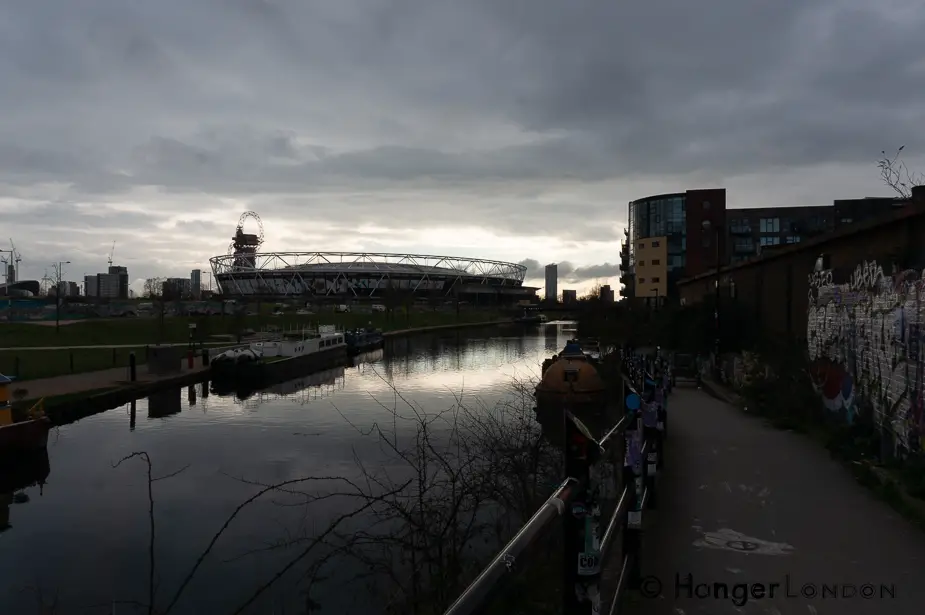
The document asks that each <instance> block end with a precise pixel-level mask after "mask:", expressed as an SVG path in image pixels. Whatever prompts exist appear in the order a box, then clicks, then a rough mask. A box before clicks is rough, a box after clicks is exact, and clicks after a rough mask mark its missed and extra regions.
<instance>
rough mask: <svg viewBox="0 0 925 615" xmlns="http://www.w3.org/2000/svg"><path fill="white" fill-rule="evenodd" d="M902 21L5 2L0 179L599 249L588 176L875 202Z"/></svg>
mask: <svg viewBox="0 0 925 615" xmlns="http://www.w3.org/2000/svg"><path fill="white" fill-rule="evenodd" d="M923 26H925V9H923V7H922V5H921V2H920V0H884V1H883V2H876V3H874V2H869V1H868V0H863V1H862V0H819V1H816V2H806V1H805V0H751V1H744V0H709V1H706V0H705V1H703V2H690V1H689V0H652V1H649V2H641V1H634V2H600V1H599V0H573V1H571V2H562V1H561V0H471V1H467V2H459V1H455V0H314V1H299V0H160V1H159V2H147V3H138V2H136V3H125V2H121V1H118V0H69V1H68V2H54V3H52V2H41V1H34V2H21V3H7V4H6V5H4V7H3V8H0V80H2V83H3V84H4V85H3V87H2V88H0V106H2V108H3V110H4V113H3V114H2V115H0V184H5V185H7V186H10V187H12V188H15V189H16V190H17V191H19V192H18V194H20V198H22V197H21V189H22V188H24V187H30V186H39V185H44V184H48V183H52V182H54V183H59V184H60V183H65V184H69V185H70V186H71V189H70V192H69V193H68V195H67V196H68V199H69V200H72V201H74V202H75V203H76V202H80V203H88V202H93V201H94V199H99V200H103V201H106V202H108V203H115V202H117V201H118V199H120V198H124V199H134V198H135V195H136V193H138V191H139V189H141V188H144V189H145V190H148V192H147V193H146V194H147V196H146V197H145V199H147V200H146V202H147V203H149V204H150V211H151V213H152V216H151V217H152V218H157V217H158V216H163V215H166V214H165V213H164V212H167V211H168V210H171V211H173V210H175V208H177V207H183V208H189V207H196V206H197V205H196V204H195V203H190V202H189V201H184V203H183V205H182V206H179V205H176V203H175V201H176V199H174V198H173V197H174V196H180V195H187V196H188V195H199V194H201V195H208V196H209V197H210V198H224V197H228V198H229V199H231V200H233V201H234V202H235V203H236V205H235V207H237V208H238V209H237V210H236V211H235V212H233V213H232V214H230V217H234V216H235V215H237V213H238V211H240V210H242V209H243V208H253V209H257V210H259V211H260V212H261V213H262V214H263V215H264V216H265V217H275V218H277V219H280V220H287V221H290V222H293V221H299V220H305V221H312V222H314V221H325V222H329V223H340V224H342V225H345V226H349V224H350V223H359V222H363V223H370V224H380V225H388V226H390V227H392V228H399V227H408V228H420V227H422V226H425V225H431V226H433V225H447V224H453V223H459V221H460V220H461V219H462V218H463V217H465V219H466V220H467V221H469V222H470V223H471V224H474V225H481V226H486V227H492V226H495V227H497V228H499V229H501V230H502V231H505V232H507V233H512V234H518V235H521V236H525V237H526V236H533V237H538V236H542V235H546V236H549V235H554V236H556V237H558V238H560V239H562V240H571V241H589V240H592V241H608V240H609V241H614V240H615V239H616V238H617V237H618V236H619V228H620V225H621V222H620V219H621V218H622V217H623V212H624V211H625V203H626V201H627V200H629V198H632V197H634V196H638V195H633V194H622V193H621V194H619V195H618V194H606V193H603V192H601V191H595V189H594V185H595V184H597V183H605V182H620V185H623V186H630V185H632V186H636V185H637V184H638V183H639V182H648V183H649V184H661V185H660V186H659V187H664V188H665V189H664V190H662V189H658V188H655V189H653V191H670V190H675V189H684V188H686V187H691V186H690V182H691V181H693V180H692V179H691V177H687V175H688V174H694V175H693V176H692V177H695V178H707V179H706V180H703V181H706V183H716V182H723V183H726V182H727V181H728V182H729V183H730V184H731V183H733V182H734V181H735V180H736V178H737V177H747V176H749V175H748V174H757V175H762V174H764V175H765V176H766V175H767V174H768V173H769V172H771V171H775V170H779V171H781V172H785V171H789V170H807V171H806V172H807V173H809V175H808V177H809V178H810V180H812V179H813V174H812V169H813V168H815V166H816V165H822V164H826V165H830V166H831V165H838V164H843V165H854V164H858V165H866V166H860V167H854V166H852V167H851V168H848V167H846V170H845V171H844V173H845V174H846V175H849V174H850V175H852V176H855V175H857V173H858V169H869V171H867V172H869V173H870V176H871V179H870V184H869V185H871V186H876V184H877V181H878V180H877V172H876V168H875V166H874V165H873V161H874V160H875V159H876V157H877V155H878V153H879V152H880V151H881V150H882V149H890V148H892V147H895V146H897V145H899V144H905V145H906V146H907V151H908V152H910V153H911V154H912V155H916V154H921V153H925V134H922V133H921V131H919V130H917V127H919V126H921V125H922V124H923V121H925V107H923V105H921V84H922V83H923V82H925V65H923V62H922V58H923V57H925V39H923V38H922V36H921V32H922V31H923ZM832 177H833V176H832V175H831V174H829V175H827V176H826V180H825V181H823V180H822V179H820V178H817V179H815V180H814V181H816V183H817V185H816V186H814V187H813V190H812V191H814V192H816V193H817V194H819V195H820V197H819V198H821V199H822V200H823V202H826V201H828V200H830V199H831V198H833V197H834V196H836V195H829V194H828V192H830V191H831V190H833V188H832V186H833V183H832V182H831V181H829V179H830V178H832ZM834 179H835V180H836V183H837V180H838V178H837V177H834ZM756 181H757V180H756ZM762 181H763V182H764V183H767V181H766V180H762ZM634 182H635V183H634ZM759 183H761V182H759ZM772 183H773V182H772ZM740 184H741V185H743V186H744V185H746V184H747V182H744V181H743V182H740ZM626 189H628V188H626ZM871 191H873V190H871ZM4 196H9V195H4V194H3V193H0V198H2V197H4ZM838 196H851V195H838ZM35 198H36V199H37V201H36V202H37V203H38V205H36V207H37V208H38V209H36V210H35V211H36V212H37V213H36V216H39V217H40V216H41V215H44V214H42V211H44V210H41V207H45V206H44V205H42V204H41V203H42V202H43V199H42V198H39V197H35ZM139 198H140V197H139ZM761 198H769V197H767V196H766V195H762V196H761ZM235 199H237V200H235ZM203 202H205V199H203ZM743 204H744V203H743ZM202 206H203V207H204V205H202ZM3 211H5V210H2V209H0V216H4V219H3V222H8V221H9V223H10V224H14V223H15V224H17V225H20V224H23V223H22V221H21V218H19V219H17V220H18V221H14V220H13V218H7V217H6V214H4V213H2V212H3ZM74 211H76V210H74ZM576 212H581V215H576ZM72 213H73V211H70V210H68V209H67V208H66V207H63V208H62V209H61V210H60V211H59V212H58V214H57V215H56V216H55V220H56V221H57V223H58V224H59V225H60V226H62V227H65V228H66V227H68V226H69V225H70V222H71V220H72V215H71V214H72ZM74 215H76V216H78V217H75V218H73V220H75V221H77V223H78V224H80V222H79V219H80V217H83V218H86V215H87V214H85V213H83V212H82V211H80V212H77V213H76V214H74ZM127 223H128V221H127V220H125V219H123V218H120V217H119V216H115V215H114V216H113V217H112V218H108V219H101V220H100V221H99V224H98V226H99V227H105V226H113V227H120V226H125V225H126V224H127ZM153 225H154V220H148V219H138V220H137V227H136V229H135V230H136V234H137V236H138V237H140V236H141V235H143V234H144V232H145V231H153V230H154V226H153ZM34 226H35V225H34V224H32V225H31V226H30V227H28V228H32V227H34ZM26 228H27V227H19V229H17V232H22V233H29V232H32V231H28V230H25V229H26ZM141 243H143V242H141V241H140V240H139V244H138V245H139V246H141ZM139 249H140V248H139ZM599 260H603V258H599ZM592 262H593V261H592ZM598 267H602V268H604V269H602V270H601V272H604V271H605V270H606V268H607V267H612V266H611V265H607V264H605V265H599V266H598ZM584 269H589V268H588V267H584ZM578 271H582V268H581V267H577V268H576V269H575V272H572V275H578V273H577V272H578ZM581 275H582V276H584V277H583V278H582V279H593V278H596V277H598V276H597V274H593V275H592V274H591V273H582V274H581ZM614 275H616V274H614ZM576 279H577V278H576Z"/></svg>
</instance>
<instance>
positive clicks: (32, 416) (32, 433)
mask: <svg viewBox="0 0 925 615" xmlns="http://www.w3.org/2000/svg"><path fill="white" fill-rule="evenodd" d="M12 384H13V379H12V378H10V377H9V376H4V375H3V374H0V455H5V454H7V453H21V452H28V451H34V450H44V449H45V447H46V446H47V445H48V432H49V430H50V429H51V421H50V420H49V419H48V417H47V416H45V406H44V400H43V399H40V400H39V401H38V402H36V403H35V404H34V405H33V406H32V407H31V408H29V409H28V410H26V411H25V412H23V413H22V415H21V416H17V414H16V413H15V412H14V408H13V405H12V403H11V402H10V398H11V394H10V390H11V389H12Z"/></svg>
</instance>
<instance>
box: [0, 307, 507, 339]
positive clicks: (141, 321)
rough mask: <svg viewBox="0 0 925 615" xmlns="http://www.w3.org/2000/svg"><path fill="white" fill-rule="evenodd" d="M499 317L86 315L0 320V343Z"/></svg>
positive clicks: (473, 313)
mask: <svg viewBox="0 0 925 615" xmlns="http://www.w3.org/2000/svg"><path fill="white" fill-rule="evenodd" d="M500 318H502V315H500V314H499V313H498V312H495V311H492V312H488V311H483V310H464V311H461V312H460V313H459V315H458V316H457V314H456V312H455V310H448V311H428V310H421V311H411V312H410V313H398V312H397V313H394V314H391V315H388V314H383V313H349V314H335V313H333V312H329V313H320V314H308V315H298V314H295V313H288V314H284V315H281V316H272V315H259V316H244V317H234V316H201V317H185V316H176V317H166V318H164V319H163V320H161V319H159V318H157V317H130V318H121V319H106V320H102V319H100V320H86V321H80V322H75V323H73V324H68V325H63V326H61V327H60V328H59V329H58V330H57V331H56V330H55V327H54V326H53V325H51V326H49V325H45V324H43V325H38V324H32V323H15V322H14V323H3V324H0V348H16V347H31V346H94V345H106V344H138V345H140V346H144V345H146V344H155V343H159V342H160V343H182V342H186V341H188V340H189V337H190V325H191V324H195V325H196V328H195V330H194V339H195V340H197V341H199V340H202V341H209V340H214V339H215V337H214V336H220V335H234V334H236V333H237V332H238V331H239V330H242V329H251V330H254V331H259V330H261V329H264V328H266V327H271V326H276V327H280V328H291V327H305V326H308V325H312V324H325V325H337V326H341V327H346V328H353V327H360V326H367V325H368V324H369V323H372V325H373V326H375V327H379V328H381V329H382V330H383V331H393V330H398V329H410V328H417V327H432V326H437V325H448V324H453V323H457V322H480V321H489V320H496V319H500Z"/></svg>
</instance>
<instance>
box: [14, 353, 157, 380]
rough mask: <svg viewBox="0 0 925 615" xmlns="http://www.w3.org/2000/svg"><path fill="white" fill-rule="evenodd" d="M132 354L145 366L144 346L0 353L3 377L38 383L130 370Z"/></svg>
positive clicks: (139, 363)
mask: <svg viewBox="0 0 925 615" xmlns="http://www.w3.org/2000/svg"><path fill="white" fill-rule="evenodd" d="M133 351H134V352H135V359H136V361H137V362H138V365H141V364H142V363H144V362H145V349H144V347H143V346H142V347H138V348H112V349H110V348H85V349H81V350H0V374H5V375H7V376H16V379H17V380H35V379H36V378H50V377H53V376H62V375H66V374H79V373H81V372H92V371H96V370H101V369H110V368H112V367H128V361H129V353H131V352H133ZM72 361H73V363H72Z"/></svg>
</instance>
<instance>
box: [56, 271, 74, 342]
mask: <svg viewBox="0 0 925 615" xmlns="http://www.w3.org/2000/svg"><path fill="white" fill-rule="evenodd" d="M70 264H71V261H58V264H57V265H55V333H57V332H58V330H59V329H60V328H61V282H62V281H63V280H64V266H65V265H70Z"/></svg>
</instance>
